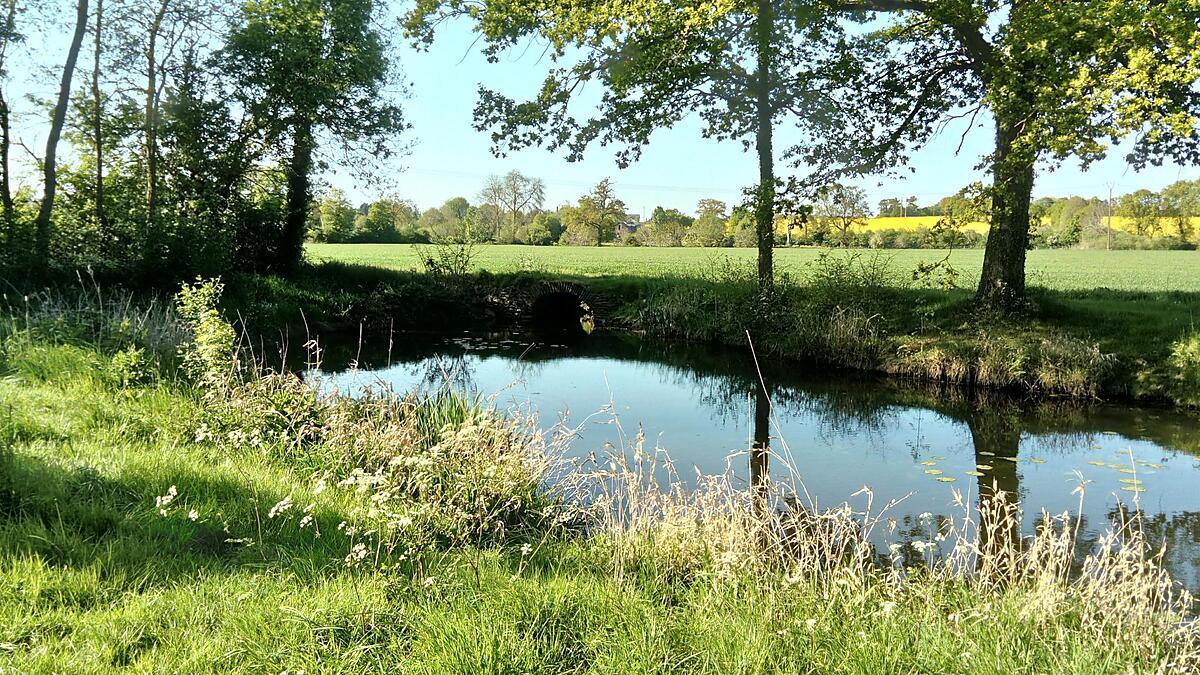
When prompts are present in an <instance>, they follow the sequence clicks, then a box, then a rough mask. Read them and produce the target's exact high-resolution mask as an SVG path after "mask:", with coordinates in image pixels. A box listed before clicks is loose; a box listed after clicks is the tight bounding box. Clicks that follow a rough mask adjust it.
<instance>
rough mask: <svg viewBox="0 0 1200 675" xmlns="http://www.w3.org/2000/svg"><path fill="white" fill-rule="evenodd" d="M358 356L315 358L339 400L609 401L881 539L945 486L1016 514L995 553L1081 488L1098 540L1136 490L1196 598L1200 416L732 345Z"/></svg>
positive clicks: (676, 446)
mask: <svg viewBox="0 0 1200 675" xmlns="http://www.w3.org/2000/svg"><path fill="white" fill-rule="evenodd" d="M381 342H382V343H383V344H386V340H383V341H381ZM354 351H355V354H356V356H358V358H360V359H361V361H360V364H361V366H362V367H360V368H359V369H357V370H354V371H350V370H345V369H344V368H343V367H338V366H337V365H330V364H328V363H327V364H326V367H325V372H324V373H323V375H325V376H328V378H329V382H331V383H332V384H333V385H335V386H338V387H341V388H343V389H345V390H347V391H353V390H355V389H357V388H360V387H362V386H365V385H369V384H371V383H373V382H379V381H382V382H384V383H387V384H388V385H389V386H392V387H393V388H395V389H396V390H398V391H405V390H409V389H412V388H424V389H426V390H430V389H434V388H439V387H443V386H451V387H453V388H455V389H457V390H459V391H465V392H472V393H477V394H480V395H483V396H492V397H494V400H495V402H496V404H497V405H498V406H500V407H508V406H514V405H519V406H532V407H534V408H535V409H537V410H538V411H540V412H541V414H542V416H543V418H545V419H549V420H555V421H556V420H557V415H558V414H559V413H563V414H565V415H567V416H569V417H570V419H571V420H572V421H574V422H575V423H580V421H581V420H584V419H585V418H587V417H588V416H589V415H592V414H593V413H595V412H596V411H598V410H601V409H602V408H605V407H606V406H608V405H609V404H610V402H611V403H613V404H614V407H613V409H612V410H613V414H616V415H619V416H621V417H622V418H623V419H624V421H625V422H627V423H632V422H636V423H642V424H643V425H644V427H645V430H646V437H647V439H649V441H650V442H651V443H657V444H658V445H660V446H661V447H663V448H665V449H666V450H668V451H669V453H670V454H671V456H672V458H673V460H674V462H675V464H676V465H677V466H679V467H681V468H683V467H686V466H687V465H689V464H690V465H694V466H695V467H696V468H698V469H699V470H701V471H703V472H705V473H710V474H711V473H720V472H722V471H724V470H725V467H726V458H727V457H728V456H729V455H730V454H731V453H733V452H745V450H746V449H747V446H749V449H750V453H749V462H748V466H746V465H745V464H743V466H742V468H741V471H744V472H745V473H740V472H739V475H740V478H739V479H740V480H744V481H745V484H746V485H747V487H748V488H749V489H751V490H753V491H754V494H755V503H756V508H762V509H765V508H769V505H768V503H767V502H768V499H767V496H766V495H767V493H768V491H769V490H768V486H769V485H770V482H771V481H772V480H776V481H779V480H791V479H797V480H798V481H800V482H801V488H802V489H803V490H805V491H806V492H807V493H809V494H810V495H811V496H812V497H813V498H814V499H815V500H816V501H817V502H818V504H819V505H820V506H833V505H837V504H840V503H842V502H843V501H845V500H846V499H847V497H848V496H849V495H852V494H854V493H855V492H856V491H858V490H859V488H861V487H862V486H864V485H869V486H871V487H872V489H873V490H874V492H875V495H876V500H877V502H881V501H887V500H891V499H903V501H902V502H901V503H900V505H899V506H898V507H897V508H896V509H895V511H894V512H893V513H892V515H893V516H894V517H895V518H896V519H897V521H898V527H897V530H896V533H895V534H892V535H889V536H891V537H893V538H895V537H899V538H901V539H904V538H925V539H927V538H928V536H929V528H928V526H927V525H926V524H924V523H923V522H922V520H921V519H920V518H919V514H922V513H926V512H930V513H933V514H936V515H938V516H939V517H955V518H959V519H961V518H962V516H963V515H965V514H964V513H962V511H961V507H957V506H955V505H954V504H953V499H952V495H951V490H952V489H954V490H958V491H959V492H960V493H961V494H962V495H963V497H964V499H965V500H966V501H967V502H968V503H969V504H971V505H972V508H975V509H977V508H978V500H979V499H980V498H981V497H982V496H985V495H989V494H992V493H994V492H995V491H997V490H999V491H1004V492H1005V493H1007V494H1009V495H1012V496H1013V498H1014V499H1020V500H1021V502H1022V503H1023V505H1024V506H1025V508H1026V515H1025V519H1024V523H1021V524H1018V525H1015V526H1014V527H1012V528H1009V529H1006V530H1004V531H997V532H993V533H991V534H990V536H991V537H992V539H991V540H990V541H991V542H992V543H993V544H995V545H999V544H1000V543H1001V538H1003V539H1008V538H1014V537H1019V536H1020V535H1021V533H1022V532H1024V533H1025V534H1028V533H1031V532H1032V531H1033V528H1034V527H1035V525H1036V523H1037V521H1038V520H1039V519H1040V514H1041V512H1042V510H1043V509H1044V510H1046V511H1049V512H1051V513H1061V512H1064V511H1075V510H1077V509H1078V498H1077V497H1076V496H1073V495H1072V490H1073V489H1074V488H1075V487H1076V486H1077V485H1078V484H1079V482H1080V480H1083V481H1087V485H1088V487H1087V490H1088V495H1087V499H1086V501H1085V503H1084V510H1083V513H1082V514H1081V516H1082V517H1081V525H1080V528H1081V535H1082V536H1081V542H1082V543H1081V546H1090V545H1094V542H1095V541H1096V540H1097V539H1098V538H1099V537H1100V536H1101V534H1102V533H1103V531H1104V530H1105V528H1106V526H1107V523H1108V522H1110V520H1111V518H1112V517H1113V516H1114V515H1115V508H1116V504H1117V503H1118V496H1119V497H1120V498H1124V499H1125V500H1126V501H1128V500H1131V499H1132V498H1134V497H1137V498H1139V499H1140V502H1141V506H1142V508H1143V509H1144V511H1145V513H1146V516H1147V520H1146V525H1147V528H1148V531H1149V532H1150V533H1151V535H1152V536H1153V537H1154V538H1155V540H1156V541H1166V542H1167V543H1168V545H1169V546H1170V547H1171V548H1170V549H1169V553H1168V558H1167V560H1168V563H1169V564H1170V566H1171V569H1172V571H1173V573H1174V574H1175V575H1176V576H1177V578H1179V579H1181V580H1183V581H1185V582H1186V583H1187V584H1188V585H1189V586H1190V587H1191V588H1192V589H1193V590H1197V589H1200V583H1198V582H1200V562H1198V560H1200V494H1198V493H1197V492H1196V490H1195V488H1194V486H1195V485H1196V482H1197V479H1200V467H1198V466H1197V461H1196V456H1197V455H1200V422H1198V420H1197V418H1196V416H1194V415H1188V414H1182V413H1178V412H1173V411H1168V410H1157V409H1151V408H1136V407H1127V406H1112V405H1090V406H1081V405H1077V404H1070V403H1063V402H1041V403H1036V404H1030V403H1028V402H1025V401H1020V400H1016V399H1013V398H1010V397H1005V396H998V395H994V394H993V395H983V394H975V395H967V394H966V393H964V391H963V390H961V389H941V388H937V387H931V386H924V385H919V384H914V383H903V382H898V381H895V380H881V379H878V378H871V377H864V376H861V375H854V374H847V373H836V372H828V371H816V370H813V369H811V368H807V367H803V366H800V365H797V364H794V363H786V362H770V361H763V362H761V363H760V365H761V378H760V371H759V370H758V369H757V368H756V367H755V362H754V361H753V360H752V359H751V357H750V355H749V354H748V353H745V352H742V351H739V350H717V349H708V348H703V347H697V346H687V345H675V344H664V343H662V342H660V341H654V340H642V339H637V338H636V337H631V336H592V337H590V338H588V339H586V340H582V341H577V342H574V343H571V344H564V343H563V342H561V341H557V340H556V339H554V338H552V339H549V340H546V339H544V338H543V339H541V340H537V339H532V340H531V339H528V338H519V337H513V336H486V335H485V336H480V335H461V336H458V337H455V338H451V339H445V338H420V337H418V336H403V337H401V338H397V340H396V348H395V349H394V351H393V352H392V354H391V359H392V362H391V364H390V366H389V364H388V363H387V362H386V361H384V360H383V359H382V358H380V357H379V356H375V355H372V354H370V352H369V350H361V355H360V354H359V350H354ZM371 365H373V366H374V367H373V368H372V367H369V366H371ZM602 421H603V420H602ZM615 433H616V432H615V428H614V426H613V425H611V424H586V425H585V426H584V428H583V429H582V431H581V434H580V436H579V438H578V440H577V441H576V446H575V450H576V451H577V452H578V453H579V454H580V455H581V456H582V455H586V454H587V453H589V452H591V451H597V450H599V449H601V448H602V447H603V445H604V444H605V443H613V444H614V445H617V446H618V447H620V439H619V438H617V437H616V436H615V435H614V434H615ZM773 445H774V446H775V447H772V446H773ZM772 450H774V454H772V452H771V451H772ZM785 460H786V461H785ZM793 471H794V472H795V473H794V474H793ZM680 475H682V476H687V475H689V472H688V471H680ZM880 536H883V535H880ZM876 543H879V544H882V545H886V544H887V543H890V542H888V541H886V540H885V539H881V540H880V541H878V542H876ZM985 543H987V542H985Z"/></svg>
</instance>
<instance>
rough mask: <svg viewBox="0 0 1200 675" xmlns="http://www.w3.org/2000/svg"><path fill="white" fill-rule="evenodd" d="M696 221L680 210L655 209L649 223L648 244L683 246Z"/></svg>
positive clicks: (659, 207)
mask: <svg viewBox="0 0 1200 675" xmlns="http://www.w3.org/2000/svg"><path fill="white" fill-rule="evenodd" d="M692 222H694V219H693V218H691V217H690V216H688V215H686V214H684V213H683V212H682V211H679V210H678V209H664V208H663V207H661V206H658V207H655V209H654V213H652V214H650V221H649V223H647V225H646V228H647V232H646V236H647V237H648V239H649V241H648V242H647V243H649V244H653V245H655V246H682V245H683V238H684V237H685V236H687V233H688V228H690V227H691V226H692Z"/></svg>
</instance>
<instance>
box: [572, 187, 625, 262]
mask: <svg viewBox="0 0 1200 675" xmlns="http://www.w3.org/2000/svg"><path fill="white" fill-rule="evenodd" d="M625 218H626V214H625V202H623V201H621V200H620V199H618V198H617V197H616V195H615V194H613V189H612V181H610V180H609V179H607V178H605V179H604V180H602V181H600V182H599V183H598V184H597V185H596V187H595V188H594V189H593V190H592V191H591V192H590V193H589V194H587V195H585V196H583V197H581V198H580V199H579V205H578V206H575V207H568V209H566V210H565V212H564V213H563V224H564V225H566V227H567V233H568V235H569V239H570V242H569V243H579V244H587V245H592V246H600V245H601V244H603V243H605V242H608V241H612V240H613V239H615V238H616V236H617V226H618V225H620V224H621V223H622V222H624V221H625Z"/></svg>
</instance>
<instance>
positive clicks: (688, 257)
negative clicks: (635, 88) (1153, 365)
mask: <svg viewBox="0 0 1200 675" xmlns="http://www.w3.org/2000/svg"><path fill="white" fill-rule="evenodd" d="M413 249H414V247H413V246H411V245H406V244H309V245H308V247H307V249H306V250H307V251H308V254H309V256H310V257H311V258H312V259H314V260H332V261H339V262H344V263H351V264H358V265H371V266H376V267H384V268H388V269H394V270H417V269H419V268H420V260H419V258H418V256H417V254H416V253H415V252H414V250H413ZM830 252H833V253H836V252H837V251H836V250H830V249H813V248H793V249H777V250H776V252H775V259H776V264H777V265H778V266H779V268H780V270H786V271H791V272H793V273H796V274H800V275H803V274H805V272H806V270H807V269H808V266H809V265H810V264H811V263H812V262H813V261H814V260H816V258H817V256H819V255H821V254H822V253H830ZM476 253H477V258H476V264H477V266H478V268H479V269H481V270H485V271H489V272H493V273H498V272H516V271H523V270H526V271H527V270H532V271H541V272H546V273H548V274H557V275H565V276H585V277H597V276H632V277H696V276H700V275H702V274H704V273H705V272H706V271H708V270H709V269H711V268H712V266H713V264H714V263H715V262H716V261H719V260H721V259H723V258H725V257H728V258H730V259H732V260H736V261H742V262H746V263H749V262H751V261H753V260H754V256H755V255H756V254H755V252H754V251H753V250H751V249H735V248H730V249H703V248H649V247H641V248H639V247H625V246H604V247H584V246H490V245H489V246H478V247H477V248H476ZM866 253H867V254H868V255H873V254H874V253H875V252H874V251H866ZM878 253H879V255H881V256H883V257H885V258H888V259H890V260H891V267H892V268H893V269H894V270H895V271H897V272H898V273H899V274H901V275H907V274H908V273H909V272H911V271H912V270H913V269H915V268H916V266H917V263H919V262H921V261H927V262H932V261H936V260H939V259H941V258H942V257H943V256H944V255H945V251H936V250H887V251H879V252H878ZM951 262H952V263H953V264H954V266H955V267H957V268H958V269H959V270H960V271H961V272H962V275H963V276H962V280H961V285H962V286H964V287H967V288H974V286H975V284H976V283H977V282H978V279H979V270H980V268H981V266H982V264H983V251H982V250H979V249H965V250H960V251H955V252H954V254H953V257H952V258H951ZM1197 270H1200V252H1197V251H1074V250H1035V251H1030V252H1029V260H1028V275H1029V284H1030V285H1032V286H1042V287H1045V288H1048V289H1051V290H1056V291H1078V290H1090V289H1096V288H1108V289H1112V290H1118V291H1137V292H1161V291H1184V292H1192V293H1196V292H1200V272H1198V271H1197Z"/></svg>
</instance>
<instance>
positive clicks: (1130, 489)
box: [1121, 485, 1146, 492]
mask: <svg viewBox="0 0 1200 675" xmlns="http://www.w3.org/2000/svg"><path fill="white" fill-rule="evenodd" d="M1121 489H1122V490H1124V491H1126V492H1145V491H1146V488H1144V487H1138V486H1136V485H1127V486H1125V487H1123V488H1121Z"/></svg>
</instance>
